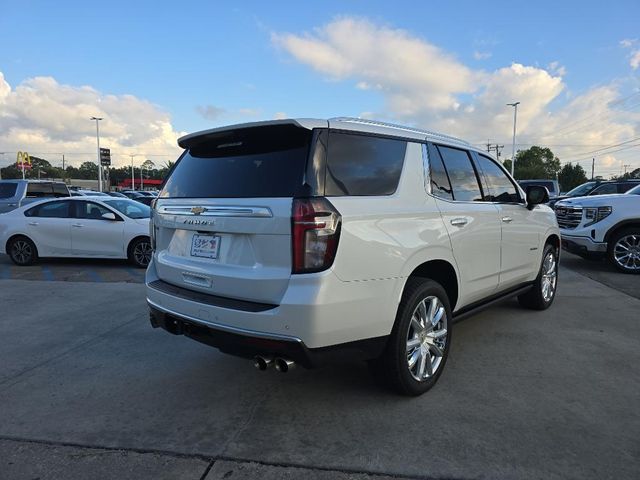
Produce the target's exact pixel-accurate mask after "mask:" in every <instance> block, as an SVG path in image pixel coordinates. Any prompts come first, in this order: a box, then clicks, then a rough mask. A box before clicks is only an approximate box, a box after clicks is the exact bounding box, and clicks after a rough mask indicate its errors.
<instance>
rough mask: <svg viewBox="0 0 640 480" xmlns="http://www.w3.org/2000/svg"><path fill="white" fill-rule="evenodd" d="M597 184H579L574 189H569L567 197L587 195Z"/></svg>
mask: <svg viewBox="0 0 640 480" xmlns="http://www.w3.org/2000/svg"><path fill="white" fill-rule="evenodd" d="M595 185H596V182H587V183H583V184H582V185H578V186H577V187H576V188H574V189H573V190H569V191H568V192H567V197H581V196H583V195H586V194H587V193H589V192H590V191H591V189H592V188H593V187H594V186H595Z"/></svg>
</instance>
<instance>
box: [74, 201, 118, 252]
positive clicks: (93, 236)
mask: <svg viewBox="0 0 640 480" xmlns="http://www.w3.org/2000/svg"><path fill="white" fill-rule="evenodd" d="M74 203H75V205H76V215H75V217H76V218H75V219H74V220H73V221H72V223H71V247H72V249H73V254H74V255H76V256H79V257H114V258H126V246H125V245H124V223H125V222H124V219H123V218H122V216H121V215H118V214H116V220H107V219H104V218H102V215H104V214H105V213H114V212H113V211H112V210H110V209H108V208H107V207H105V206H103V205H100V204H98V203H96V202H92V201H89V200H86V201H85V200H77V201H75V202H74Z"/></svg>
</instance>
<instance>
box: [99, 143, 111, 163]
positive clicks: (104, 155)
mask: <svg viewBox="0 0 640 480" xmlns="http://www.w3.org/2000/svg"><path fill="white" fill-rule="evenodd" d="M100 165H102V166H103V167H109V166H111V150H110V149H108V148H101V149H100Z"/></svg>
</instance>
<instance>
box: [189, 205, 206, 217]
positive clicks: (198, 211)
mask: <svg viewBox="0 0 640 480" xmlns="http://www.w3.org/2000/svg"><path fill="white" fill-rule="evenodd" d="M205 210H206V209H205V208H204V207H193V208H192V209H191V213H193V214H194V215H200V214H201V213H203V212H204V211H205Z"/></svg>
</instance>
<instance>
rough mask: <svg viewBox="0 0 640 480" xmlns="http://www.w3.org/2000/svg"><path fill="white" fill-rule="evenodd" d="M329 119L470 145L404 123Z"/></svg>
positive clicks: (349, 118) (342, 118) (449, 136)
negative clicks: (392, 129)
mask: <svg viewBox="0 0 640 480" xmlns="http://www.w3.org/2000/svg"><path fill="white" fill-rule="evenodd" d="M329 120H330V121H331V120H333V121H335V122H350V123H361V124H364V125H376V126H379V127H386V128H394V129H396V130H404V131H406V132H413V133H419V134H422V135H425V136H431V137H439V138H442V139H446V140H450V141H453V142H457V143H461V144H463V145H470V143H469V142H467V141H465V140H462V139H460V138H457V137H453V136H451V135H445V134H443V133H437V132H432V131H430V130H422V129H420V128H414V127H406V126H404V125H398V124H395V123H389V122H380V121H378V120H368V119H365V118H355V117H335V118H330V119H329Z"/></svg>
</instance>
